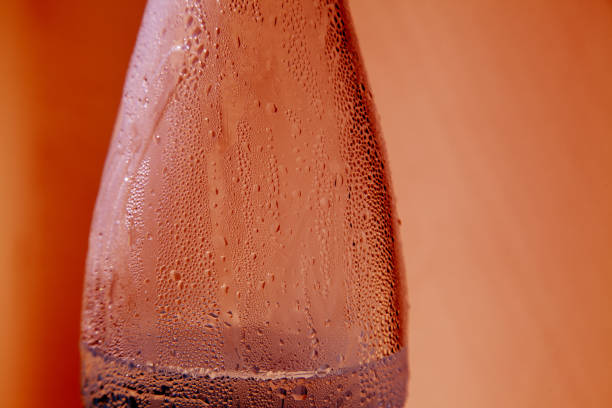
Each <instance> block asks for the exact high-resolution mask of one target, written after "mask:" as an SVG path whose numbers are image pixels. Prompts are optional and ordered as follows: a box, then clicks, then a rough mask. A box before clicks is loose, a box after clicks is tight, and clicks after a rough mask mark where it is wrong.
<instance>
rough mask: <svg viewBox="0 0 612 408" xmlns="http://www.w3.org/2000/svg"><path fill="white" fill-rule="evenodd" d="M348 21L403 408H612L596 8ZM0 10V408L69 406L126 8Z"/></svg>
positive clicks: (607, 144)
mask: <svg viewBox="0 0 612 408" xmlns="http://www.w3.org/2000/svg"><path fill="white" fill-rule="evenodd" d="M349 2H350V4H351V7H352V11H353V18H354V21H355V26H356V31H357V34H358V37H359V40H360V45H361V49H362V52H363V56H364V59H365V64H366V67H367V70H368V73H369V78H370V82H371V85H372V88H373V91H374V94H375V98H376V102H377V106H378V110H379V113H380V116H381V121H382V127H383V129H384V134H385V138H386V141H387V148H388V151H389V158H390V165H391V170H392V177H393V181H394V184H395V192H396V195H397V204H398V211H399V214H400V217H401V219H402V238H403V246H404V258H405V261H406V267H407V268H406V269H407V274H408V277H407V279H408V284H409V296H410V302H411V311H410V319H411V320H410V356H411V369H412V378H411V382H410V392H411V396H410V400H409V403H408V406H409V407H410V408H428V407H461V408H463V407H465V408H468V407H470V408H475V407H476V408H477V407H508V408H510V407H512V408H515V407H555V408H563V407H602V408H604V407H609V406H612V314H611V311H612V71H611V70H612V4H611V3H610V2H609V1H603V0H600V1H597V0H585V1H581V2H578V1H569V0H519V1H512V2H510V1H493V0H463V1H455V0H434V1H431V0H430V1H426V0H414V1H408V0H385V1H372V0H349ZM1 3H2V4H0V50H2V56H1V57H0V123H1V129H2V130H1V131H0V279H1V281H0V319H1V321H0V330H1V333H2V334H1V335H0V406H3V407H78V406H79V405H80V402H79V384H78V382H79V362H78V348H77V342H78V330H79V309H80V302H81V285H82V273H83V266H84V259H85V254H86V250H87V248H86V246H87V237H88V229H89V222H90V217H91V213H92V210H93V204H94V200H95V196H96V193H97V189H98V183H99V179H100V175H101V171H102V165H103V162H104V157H105V154H106V149H107V145H108V142H109V138H110V135H111V132H112V127H113V124H114V120H115V115H116V112H117V108H118V104H119V100H120V97H121V89H122V85H123V78H124V75H125V71H126V68H127V64H128V59H129V56H130V53H131V50H132V47H133V44H134V41H135V37H136V33H137V30H138V25H139V22H140V18H141V15H142V10H143V7H144V1H143V0H121V1H119V0H105V1H103V2H94V1H85V0H55V1H51V0H38V1H36V0H28V1H26V0H2V2H1Z"/></svg>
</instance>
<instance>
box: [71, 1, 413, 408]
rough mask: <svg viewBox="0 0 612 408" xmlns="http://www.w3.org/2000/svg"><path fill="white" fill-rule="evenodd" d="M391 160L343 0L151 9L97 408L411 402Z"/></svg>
mask: <svg viewBox="0 0 612 408" xmlns="http://www.w3.org/2000/svg"><path fill="white" fill-rule="evenodd" d="M395 219H396V218H395V217H394V209H393V203H392V199H391V188H390V182H389V176H388V170H387V167H386V165H385V152H384V147H383V145H382V140H381V136H380V132H379V129H378V124H377V121H376V116H375V110H374V105H373V102H372V95H371V93H370V91H369V88H368V84H367V81H366V77H365V73H364V70H363V67H362V64H361V62H360V57H359V52H358V49H357V44H356V41H355V37H354V34H353V31H352V28H351V23H350V17H349V14H348V11H347V6H346V4H345V3H344V2H343V1H338V0H333V1H332V0H327V1H325V0H282V1H281V0H279V1H247V0H243V1H238V0H234V1H219V0H217V1H213V0H207V1H193V0H187V1H185V0H183V1H178V0H151V1H150V2H149V4H148V5H147V9H146V11H145V15H144V19H143V22H142V27H141V30H140V33H139V37H138V41H137V44H136V48H135V51H134V55H133V57H132V61H131V65H130V68H129V72H128V75H127V80H126V84H125V91H124V94H123V99H122V104H121V108H120V112H119V114H118V119H117V124H116V128H115V131H114V135H113V138H112V141H111V146H110V150H109V153H108V158H107V162H106V166H105V169H104V175H103V179H102V183H101V187H100V192H99V196H98V201H97V204H96V209H95V214H94V220H93V223H92V227H91V235H90V246H89V254H88V260H87V265H86V279H85V288H84V298H83V313H82V335H81V355H82V361H83V363H82V394H83V401H84V403H85V405H86V406H105V407H106V406H129V407H141V406H142V407H166V406H168V407H174V406H176V407H207V406H219V407H230V406H231V407H250V406H253V407H263V406H266V407H268V406H269V407H292V406H312V407H315V406H317V407H318V406H321V407H331V406H333V407H339V406H346V407H353V406H355V407H357V406H402V405H403V403H404V400H405V398H406V381H407V376H408V369H407V360H406V344H405V343H406V342H405V335H404V330H405V313H406V305H405V285H404V282H403V276H404V275H403V271H402V263H401V260H400V254H399V244H398V238H397V231H396V227H395V225H394V220H395Z"/></svg>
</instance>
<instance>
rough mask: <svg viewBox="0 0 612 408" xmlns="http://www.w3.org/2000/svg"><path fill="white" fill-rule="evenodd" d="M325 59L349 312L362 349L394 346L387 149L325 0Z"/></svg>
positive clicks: (396, 292) (396, 321)
mask: <svg viewBox="0 0 612 408" xmlns="http://www.w3.org/2000/svg"><path fill="white" fill-rule="evenodd" d="M326 3H327V11H328V13H327V15H328V19H329V25H328V29H327V34H326V40H325V43H326V47H325V51H326V56H327V58H326V61H327V62H328V69H329V72H330V77H331V85H332V87H333V95H334V104H335V116H336V120H337V122H338V123H339V124H340V126H339V130H340V140H341V143H342V148H341V152H342V157H343V159H344V162H345V163H346V165H347V169H348V171H347V175H346V183H347V190H348V191H347V197H346V203H347V205H346V210H345V216H344V226H345V242H346V243H347V244H349V245H348V246H347V248H348V250H349V251H348V252H349V254H350V255H349V257H347V259H346V262H347V266H346V267H347V268H348V269H349V270H351V271H352V273H351V274H350V275H349V282H348V284H347V288H348V290H349V294H348V298H349V299H348V308H347V315H348V316H347V318H348V320H349V321H351V322H353V323H354V324H357V325H359V326H360V327H361V329H362V333H363V334H362V337H363V341H364V342H365V343H366V344H367V346H368V347H367V348H368V350H367V352H368V353H371V352H372V351H374V353H375V355H376V356H378V357H380V356H382V355H389V354H391V353H394V352H396V351H398V350H399V348H400V347H401V345H402V344H403V341H402V339H401V337H402V328H401V324H402V321H401V319H402V315H401V312H402V309H403V306H404V305H403V301H404V300H403V298H402V296H404V293H403V292H402V288H401V287H399V284H400V282H401V280H402V277H401V269H400V267H401V263H400V261H399V259H398V258H399V253H398V244H397V242H395V239H396V238H395V236H396V233H395V226H394V224H393V216H394V209H393V207H392V203H391V191H390V189H389V185H390V184H389V180H388V178H387V173H386V172H387V171H388V170H386V169H385V157H384V147H383V146H382V140H381V139H380V136H379V134H380V132H379V129H378V128H377V125H376V119H375V111H374V108H373V103H372V100H371V94H370V93H369V90H368V88H367V86H366V83H367V82H366V78H365V74H364V71H363V68H362V66H361V64H360V57H359V54H358V49H356V42H355V39H354V33H353V32H352V28H351V27H350V26H347V22H348V21H350V20H349V19H348V18H346V16H347V10H346V6H345V5H344V3H343V2H339V1H333V0H328V1H326Z"/></svg>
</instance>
